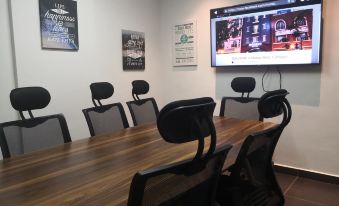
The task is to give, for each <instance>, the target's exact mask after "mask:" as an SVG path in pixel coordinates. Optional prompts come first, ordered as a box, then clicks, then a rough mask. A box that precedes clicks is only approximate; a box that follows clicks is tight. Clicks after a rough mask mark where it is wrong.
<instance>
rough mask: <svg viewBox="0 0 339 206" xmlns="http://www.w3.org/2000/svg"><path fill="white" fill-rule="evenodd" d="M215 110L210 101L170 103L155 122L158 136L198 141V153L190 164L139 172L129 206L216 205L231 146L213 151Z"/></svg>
mask: <svg viewBox="0 0 339 206" xmlns="http://www.w3.org/2000/svg"><path fill="white" fill-rule="evenodd" d="M214 108H215V103H214V101H213V100H212V99H211V98H200V99H194V100H184V101H177V102H173V103H170V104H168V105H167V106H165V107H164V108H163V109H162V111H161V112H160V114H159V117H158V120H157V124H158V129H159V132H160V134H161V136H162V137H163V138H164V139H165V140H166V141H167V142H170V143H175V144H180V143H186V142H191V141H196V140H198V142H199V146H198V150H197V153H196V155H195V157H194V158H193V159H190V160H186V161H182V162H179V163H175V164H171V165H168V166H163V167H158V168H155V169H150V170H146V171H142V172H138V173H137V174H136V175H135V176H134V178H133V181H132V184H131V188H130V194H129V199H128V206H158V205H171V206H179V205H185V206H211V205H215V193H216V187H217V183H218V179H219V176H220V173H221V170H222V166H223V163H224V160H225V158H226V155H227V153H228V151H229V150H230V148H231V146H224V147H222V148H220V149H217V150H215V147H216V133H215V128H214V124H213V121H212V115H213V111H214ZM210 135H211V141H210V146H209V149H208V151H207V152H205V153H204V139H205V138H206V137H207V136H210Z"/></svg>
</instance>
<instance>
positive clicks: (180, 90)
mask: <svg viewBox="0 0 339 206" xmlns="http://www.w3.org/2000/svg"><path fill="white" fill-rule="evenodd" d="M246 2H250V1H249V0H247V1H243V0H214V1H208V0H186V1H182V0H171V1H168V0H162V1H161V37H162V43H161V53H162V63H163V65H162V69H163V72H162V74H163V75H162V77H163V82H168V83H167V84H166V85H164V91H166V94H167V96H164V99H163V102H168V101H171V100H173V99H182V98H190V97H200V96H212V97H214V98H216V99H217V100H218V102H220V99H221V97H222V96H226V95H229V96H231V95H237V94H235V93H234V92H233V91H232V90H231V88H230V86H229V85H230V82H231V80H232V79H233V78H234V77H236V76H253V77H255V78H256V80H257V88H256V90H255V91H254V93H253V95H254V96H260V95H261V94H263V91H262V89H261V77H262V75H263V72H264V70H265V68H257V67H255V68H253V67H248V68H246V67H244V68H230V69H226V68H223V69H215V68H211V66H210V32H209V31H210V22H209V10H210V9H212V8H217V7H224V6H231V5H236V4H241V3H246ZM324 4H325V6H324V7H325V8H324V12H325V14H324V18H325V29H324V34H325V36H324V44H323V49H324V54H323V64H322V66H308V67H293V68H288V67H281V68H280V69H281V70H282V71H283V87H284V88H286V89H288V90H289V91H290V92H291V95H289V99H290V101H291V102H292V103H293V120H292V122H291V124H290V125H289V127H288V128H287V129H286V130H285V132H284V135H283V136H282V138H281V140H280V142H279V145H278V148H277V150H276V157H275V161H276V163H278V164H282V165H287V166H291V167H297V168H302V169H306V170H314V171H317V172H322V173H328V174H333V175H339V162H338V160H337V157H338V156H339V141H338V138H339V130H338V129H337V128H336V127H337V119H338V118H339V108H338V101H339V97H338V95H336V91H337V87H339V81H337V80H338V79H339V70H338V68H337V65H338V64H339V59H338V58H336V57H337V54H338V47H335V46H333V42H336V38H335V36H337V35H338V27H339V25H338V21H336V20H335V19H334V18H333V16H335V13H334V12H335V10H338V9H339V2H338V1H335V0H327V1H325V3H324ZM187 19H197V20H198V62H199V64H198V66H197V67H183V68H182V67H181V68H173V67H172V65H171V55H172V53H171V52H172V51H171V40H172V34H171V29H172V26H173V25H174V24H175V23H177V22H180V21H184V20H187ZM266 83H267V85H266V86H267V89H275V88H278V84H277V75H275V74H271V75H270V76H269V77H268V78H267V79H266ZM217 110H219V107H217ZM217 113H218V111H216V114H217Z"/></svg>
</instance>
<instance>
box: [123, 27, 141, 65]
mask: <svg viewBox="0 0 339 206" xmlns="http://www.w3.org/2000/svg"><path fill="white" fill-rule="evenodd" d="M122 61H123V70H145V33H142V32H136V31H129V30H122Z"/></svg>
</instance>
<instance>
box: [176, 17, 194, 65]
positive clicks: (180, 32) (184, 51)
mask: <svg viewBox="0 0 339 206" xmlns="http://www.w3.org/2000/svg"><path fill="white" fill-rule="evenodd" d="M195 65H197V21H196V20H188V21H185V22H182V23H180V24H175V25H174V28H173V66H175V67H176V66H195Z"/></svg>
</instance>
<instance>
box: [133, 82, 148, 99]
mask: <svg viewBox="0 0 339 206" xmlns="http://www.w3.org/2000/svg"><path fill="white" fill-rule="evenodd" d="M132 87H133V89H132V93H133V94H136V95H141V94H147V93H148V91H149V84H148V82H146V81H145V80H134V81H133V82H132Z"/></svg>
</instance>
